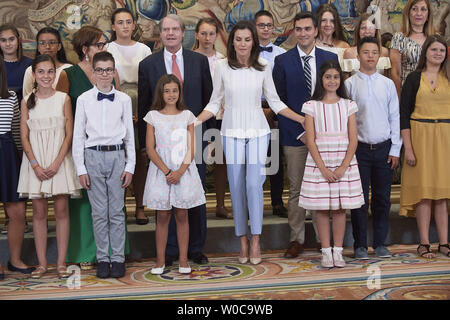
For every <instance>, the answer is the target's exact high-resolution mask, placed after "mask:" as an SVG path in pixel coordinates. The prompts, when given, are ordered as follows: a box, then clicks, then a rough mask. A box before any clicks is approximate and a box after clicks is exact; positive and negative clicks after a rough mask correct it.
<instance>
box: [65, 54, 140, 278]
mask: <svg viewBox="0 0 450 320" xmlns="http://www.w3.org/2000/svg"><path fill="white" fill-rule="evenodd" d="M92 65H93V69H94V73H93V74H94V78H95V81H96V83H97V85H96V86H94V87H93V88H92V89H90V90H88V91H86V92H85V93H83V94H82V95H80V97H79V98H78V100H77V105H76V113H75V124H74V134H73V145H72V153H73V158H74V162H75V166H76V170H77V175H78V176H79V179H80V183H81V185H82V187H83V188H85V189H86V190H87V193H88V196H89V202H90V203H91V206H92V220H93V225H94V237H95V243H96V245H97V277H99V278H108V277H110V276H111V277H113V278H121V277H123V276H125V254H124V249H125V215H124V212H123V207H124V192H125V188H126V187H128V186H129V185H130V183H131V180H132V177H133V173H134V167H135V163H136V154H135V149H134V130H133V120H132V107H131V99H130V97H129V96H128V95H126V94H125V93H122V92H120V91H117V90H115V89H114V87H113V85H112V81H113V79H114V72H115V67H114V58H113V56H112V55H111V54H110V53H109V52H99V53H97V54H95V56H94V58H93V61H92ZM88 115H89V116H88ZM110 247H111V255H110V254H109V248H110ZM110 264H111V265H112V266H111V269H110Z"/></svg>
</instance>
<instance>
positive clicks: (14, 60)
mask: <svg viewBox="0 0 450 320" xmlns="http://www.w3.org/2000/svg"><path fill="white" fill-rule="evenodd" d="M3 61H5V62H17V61H19V60H18V59H17V58H16V59H13V60H7V59H3Z"/></svg>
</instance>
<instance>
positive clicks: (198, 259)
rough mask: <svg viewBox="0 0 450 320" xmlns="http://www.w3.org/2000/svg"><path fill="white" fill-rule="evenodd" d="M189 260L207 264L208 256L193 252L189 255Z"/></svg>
mask: <svg viewBox="0 0 450 320" xmlns="http://www.w3.org/2000/svg"><path fill="white" fill-rule="evenodd" d="M191 260H192V261H193V262H194V263H196V264H207V263H208V262H209V261H208V258H207V257H206V256H205V255H204V254H203V253H201V252H199V253H193V254H192V255H191Z"/></svg>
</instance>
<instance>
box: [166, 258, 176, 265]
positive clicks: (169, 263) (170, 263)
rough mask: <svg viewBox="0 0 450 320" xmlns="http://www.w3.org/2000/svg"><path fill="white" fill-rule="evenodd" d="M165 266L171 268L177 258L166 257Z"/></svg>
mask: <svg viewBox="0 0 450 320" xmlns="http://www.w3.org/2000/svg"><path fill="white" fill-rule="evenodd" d="M165 260H166V261H165V266H166V267H171V266H172V265H173V262H174V261H175V260H177V258H176V257H174V256H166V257H165Z"/></svg>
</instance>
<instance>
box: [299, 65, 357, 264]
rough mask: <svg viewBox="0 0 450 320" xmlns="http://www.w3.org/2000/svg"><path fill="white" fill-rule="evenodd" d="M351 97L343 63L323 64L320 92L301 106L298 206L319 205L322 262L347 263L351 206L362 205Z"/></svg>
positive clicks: (353, 207)
mask: <svg viewBox="0 0 450 320" xmlns="http://www.w3.org/2000/svg"><path fill="white" fill-rule="evenodd" d="M357 111H358V107H357V105H356V103H355V102H354V101H351V100H349V99H348V98H347V94H346V90H345V86H344V81H343V78H342V71H341V68H340V67H339V64H338V63H336V62H334V61H327V62H325V63H324V64H322V66H321V68H320V70H319V74H318V77H317V85H316V89H315V92H314V94H313V96H312V98H311V100H310V101H308V102H306V103H305V104H304V105H303V107H302V112H304V113H305V114H306V121H305V127H306V141H307V142H306V144H307V146H308V150H309V153H308V158H307V160H306V165H305V173H304V176H303V182H302V187H301V191H300V197H299V206H300V207H303V208H305V209H309V210H316V213H317V215H316V220H317V228H318V232H319V237H320V241H321V245H322V266H323V267H326V268H332V267H334V266H336V267H344V266H345V261H344V259H343V257H342V249H343V248H342V245H343V242H344V234H345V223H346V216H345V210H346V209H355V208H360V207H361V206H362V205H363V204H364V196H363V191H362V187H361V180H360V177H359V170H358V164H357V162H356V157H355V151H356V146H357V144H358V136H357V126H356V112H357ZM330 212H331V213H332V216H333V240H334V248H333V252H332V250H331V247H330Z"/></svg>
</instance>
